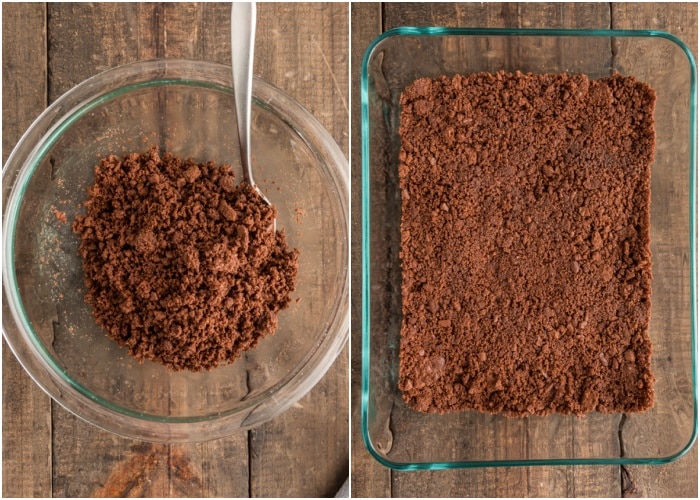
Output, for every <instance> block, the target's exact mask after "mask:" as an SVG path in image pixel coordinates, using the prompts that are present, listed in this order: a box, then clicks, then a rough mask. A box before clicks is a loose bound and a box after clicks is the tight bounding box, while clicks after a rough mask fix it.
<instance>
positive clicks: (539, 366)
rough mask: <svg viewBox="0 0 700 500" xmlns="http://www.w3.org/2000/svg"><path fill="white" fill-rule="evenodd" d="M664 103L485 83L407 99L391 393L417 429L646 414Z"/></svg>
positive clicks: (552, 79) (596, 86)
mask: <svg viewBox="0 0 700 500" xmlns="http://www.w3.org/2000/svg"><path fill="white" fill-rule="evenodd" d="M655 99H656V97H655V93H654V91H653V89H651V88H650V87H649V86H648V85H646V84H644V83H641V82H639V81H637V80H636V79H635V78H633V77H622V76H619V75H615V76H612V77H609V78H603V79H600V80H597V81H591V80H589V79H588V78H587V77H586V76H585V75H566V74H560V75H553V74H548V75H532V74H527V75H526V74H522V73H520V72H515V73H505V72H499V73H496V74H489V73H479V74H471V75H466V76H461V75H457V76H454V77H452V78H448V77H444V76H443V77H441V78H438V79H428V78H424V79H420V80H417V81H416V82H414V83H413V84H412V85H410V86H409V87H408V88H406V90H405V92H404V93H403V94H402V96H401V105H402V112H401V124H400V135H401V152H400V158H399V159H400V165H399V177H400V188H401V198H402V217H401V254H400V256H401V260H402V300H403V302H402V312H403V319H402V325H401V348H400V376H399V387H400V389H401V390H402V393H403V397H404V399H405V401H406V402H407V403H408V404H409V405H410V406H411V407H413V408H414V409H416V410H418V411H423V412H439V413H442V412H446V411H460V410H467V409H475V410H479V411H484V412H489V413H503V414H505V415H507V416H525V415H530V414H537V415H547V414H551V413H554V412H557V413H561V414H576V415H582V414H585V413H586V412H591V411H598V412H603V413H609V412H637V411H643V410H645V409H648V408H650V407H651V406H652V404H653V400H654V391H653V382H654V377H653V375H652V373H651V367H650V363H651V342H650V338H649V335H648V324H649V317H650V308H651V300H650V299H651V252H650V239H649V238H650V237H649V224H650V221H649V204H650V166H651V163H652V161H653V157H654V150H655V136H654V128H653V125H654V120H653V113H654V105H655Z"/></svg>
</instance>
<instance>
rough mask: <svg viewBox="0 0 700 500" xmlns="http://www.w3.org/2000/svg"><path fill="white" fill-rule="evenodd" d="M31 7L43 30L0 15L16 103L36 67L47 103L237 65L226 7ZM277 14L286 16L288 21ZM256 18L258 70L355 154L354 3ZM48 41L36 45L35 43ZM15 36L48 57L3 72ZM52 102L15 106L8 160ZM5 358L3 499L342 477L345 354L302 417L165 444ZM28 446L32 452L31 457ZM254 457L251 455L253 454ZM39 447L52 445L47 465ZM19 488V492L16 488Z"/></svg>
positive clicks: (251, 488) (217, 490)
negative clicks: (175, 73)
mask: <svg viewBox="0 0 700 500" xmlns="http://www.w3.org/2000/svg"><path fill="white" fill-rule="evenodd" d="M37 8H38V10H40V11H41V12H46V13H47V14H46V16H45V18H44V19H48V21H47V24H48V29H47V28H46V27H45V25H42V26H41V29H39V27H36V26H35V25H34V23H31V24H29V25H27V23H26V21H24V23H23V24H19V20H21V19H23V18H24V17H26V16H27V15H28V12H29V11H30V10H31V9H32V7H31V6H30V5H28V4H22V5H18V6H17V7H16V10H15V11H13V12H16V17H17V20H18V21H17V22H16V23H14V24H11V23H10V22H8V19H9V18H10V16H9V15H8V14H6V12H8V11H9V10H11V9H9V8H8V6H5V5H4V6H3V9H4V10H3V13H4V14H5V16H6V17H5V19H4V21H5V22H3V30H4V33H3V36H4V43H3V51H4V54H3V55H4V57H3V78H6V75H10V74H12V75H13V76H15V75H18V74H19V76H21V78H19V79H18V80H17V83H16V85H17V88H18V89H19V90H18V92H19V93H20V94H21V95H20V97H23V98H24V100H20V101H18V104H21V103H25V102H27V103H28V102H29V101H30V100H31V99H32V97H33V95H32V94H31V93H30V92H29V91H27V90H24V89H35V88H37V87H36V86H34V85H32V84H30V82H31V81H32V77H31V76H30V75H29V74H27V73H26V72H28V71H30V70H32V69H33V67H34V66H36V67H38V68H39V70H40V71H41V72H42V73H41V75H43V76H42V81H43V82H47V79H48V82H47V85H45V86H44V87H43V88H42V87H41V86H39V87H38V89H39V91H40V92H43V95H47V96H48V103H50V102H51V101H53V100H55V99H56V98H58V97H59V96H60V95H61V94H63V93H64V92H65V91H67V90H69V89H70V88H72V87H73V86H75V85H77V84H78V83H80V82H82V81H83V80H85V79H86V78H89V77H91V76H93V75H95V74H97V73H99V72H101V71H104V70H106V69H109V68H112V67H115V66H118V65H121V64H125V63H129V62H133V61H138V60H145V59H153V58H191V59H203V60H208V61H214V62H219V63H224V64H230V53H231V51H230V4H227V3H196V4H195V3H166V4H156V3H128V4H127V3H124V4H113V3H95V4H63V3H55V4H49V5H48V6H44V5H40V4H37ZM277 16H283V17H284V23H285V24H284V25H283V26H282V25H280V22H281V21H280V19H278V18H276V17H277ZM258 22H259V27H260V28H259V31H258V36H257V39H256V51H257V53H258V54H257V56H259V58H260V59H258V60H256V73H257V74H259V75H262V76H263V77H264V78H265V79H266V80H267V81H269V82H270V83H272V84H274V85H275V86H277V87H278V88H281V89H282V90H283V91H285V92H287V93H289V94H290V95H292V96H293V97H295V98H297V99H298V100H299V101H300V102H301V104H302V105H304V106H305V107H306V108H307V109H309V110H311V111H312V113H314V114H315V115H316V117H317V118H318V119H319V121H321V122H322V124H323V125H325V126H326V127H327V128H328V130H329V131H330V132H331V134H332V135H333V137H334V139H335V140H336V141H337V142H338V144H339V145H340V146H341V149H342V150H343V151H344V152H345V154H346V155H347V150H348V141H349V134H348V110H347V100H348V78H347V65H348V55H347V41H348V36H347V34H348V29H347V24H348V9H347V6H346V5H344V4H334V5H329V4H295V5H294V6H293V7H287V6H283V5H274V4H262V5H259V6H258ZM29 27H31V28H32V29H31V30H29V29H28V28H29ZM47 31H48V35H47V34H46V33H47ZM31 37H33V38H31ZM40 37H41V40H42V42H41V43H40V44H37V41H36V39H37V38H40ZM44 37H46V38H44ZM9 40H16V42H13V43H14V45H16V46H17V47H18V48H17V49H16V53H17V55H16V56H15V57H20V56H25V57H26V55H24V54H23V53H22V52H21V51H20V50H19V47H25V46H31V47H36V46H37V45H39V46H40V47H43V48H44V52H43V53H40V54H33V55H32V57H31V59H32V61H33V62H34V63H35V64H34V65H22V66H21V68H20V69H21V70H22V71H23V72H25V73H22V74H20V73H18V71H19V70H16V69H15V68H14V66H10V65H9V63H10V62H11V61H12V60H13V59H12V57H7V56H6V54H7V52H6V48H7V47H9V46H10V43H8V41H9ZM30 40H31V42H30ZM47 45H48V51H47V50H46V46H47ZM10 71H13V72H14V73H10ZM47 75H48V76H47ZM6 89H7V91H8V92H9V91H10V90H11V86H4V88H3V92H5V91H6ZM32 92H33V90H32ZM3 97H4V99H3V102H4V103H5V102H11V101H10V100H7V99H5V94H4V95H3ZM35 102H36V101H35ZM46 104H47V102H46V99H45V98H44V100H43V101H39V102H38V105H35V106H34V107H32V106H29V105H27V106H26V107H24V108H21V107H20V108H19V111H24V112H25V114H32V113H33V112H34V111H33V110H34V109H37V108H38V110H37V111H36V113H34V114H33V115H32V116H30V117H29V118H28V120H29V121H27V120H25V121H24V122H23V123H18V124H17V126H16V127H14V128H13V129H12V130H11V129H10V128H7V127H3V153H4V154H5V151H8V152H9V150H11V148H12V147H13V146H14V144H15V142H16V140H17V138H18V137H19V134H20V133H21V132H23V130H24V129H25V128H26V126H27V125H28V123H29V122H30V121H31V119H33V118H34V117H35V116H36V115H38V114H39V112H40V111H41V110H43V108H44V107H45V106H46ZM8 108H11V109H8V110H7V112H6V109H5V108H4V109H3V124H5V123H7V121H6V120H8V117H10V116H11V115H12V113H18V109H17V108H16V107H14V106H8ZM15 129H16V130H15ZM13 130H14V132H15V134H14V135H12V134H13ZM5 351H8V350H7V349H5ZM5 354H6V353H4V354H3V355H4V358H7V359H8V360H9V361H8V362H7V363H6V364H4V367H3V377H4V380H10V383H8V384H6V385H4V393H3V396H4V399H3V401H4V408H5V410H6V411H5V412H4V415H5V416H6V418H5V420H4V430H5V431H6V432H5V433H4V439H3V447H4V450H5V449H10V451H9V452H6V453H4V455H3V465H4V472H5V474H4V475H3V493H6V492H9V493H10V494H14V495H21V494H22V493H24V494H26V495H29V496H31V495H32V494H36V495H38V496H51V495H52V494H53V495H54V496H159V497H170V496H187V497H209V496H212V497H247V496H251V495H252V496H256V495H268V494H272V495H273V496H276V493H275V492H281V491H284V492H285V493H286V494H289V495H293V496H305V495H314V496H315V495H332V494H334V493H335V491H336V490H337V488H339V487H340V486H341V484H342V483H343V481H344V480H345V477H347V474H348V466H349V465H348V411H349V409H348V406H349V404H348V360H347V357H348V356H347V349H346V351H345V352H344V353H342V354H341V355H340V356H339V358H338V360H337V361H336V363H335V364H334V365H333V367H332V368H331V369H330V370H329V372H328V373H327V374H326V376H325V377H324V378H323V379H322V380H321V382H320V383H319V384H318V385H317V386H316V387H315V388H314V389H313V390H312V391H311V392H310V393H309V394H308V395H307V396H306V397H305V398H303V399H302V400H301V401H300V402H299V403H298V404H297V405H296V407H295V408H292V409H291V410H290V411H289V412H288V414H284V415H283V416H281V417H278V419H276V420H274V421H273V422H271V423H270V424H268V425H267V426H263V427H262V428H259V429H256V431H255V433H254V434H253V433H251V434H250V437H249V435H248V433H247V432H239V433H236V434H234V435H232V436H230V437H228V438H226V439H220V440H217V441H211V442H207V443H200V444H191V445H171V446H168V445H155V444H149V443H142V442H139V441H136V440H132V439H127V438H123V437H119V436H116V435H114V434H111V433H109V432H106V431H103V430H101V429H98V428H97V427H94V426H92V425H89V424H87V423H85V422H83V421H82V420H81V419H79V418H77V417H75V416H74V415H72V414H70V413H69V412H67V411H65V410H63V409H62V408H60V407H59V406H58V405H55V404H53V405H51V403H50V402H49V399H48V398H47V397H46V396H44V395H43V393H42V392H41V391H40V390H39V389H38V388H37V387H36V386H35V384H34V383H33V382H31V381H30V380H29V378H28V377H26V375H24V374H23V372H22V371H21V369H20V368H19V367H16V366H13V365H12V362H13V361H14V360H13V359H12V357H11V354H7V355H5ZM10 368H12V369H13V370H12V373H10V372H9V369H10ZM15 374H17V375H15ZM10 376H11V377H12V378H8V377H10ZM22 377H24V379H22ZM5 388H6V389H7V391H6V392H5ZM32 391H33V392H35V393H36V394H37V395H38V396H40V397H39V398H38V399H39V400H40V401H41V400H42V398H43V406H39V405H37V403H32V402H31V400H30V399H31V398H28V397H27V396H26V395H23V394H29V393H30V392H32ZM20 405H21V406H20ZM8 408H15V409H17V412H16V415H14V412H13V415H8V411H7V409H8ZM35 414H36V417H35V416H34V415H35ZM42 419H43V422H44V423H43V427H44V429H45V430H42V426H41V420H42ZM7 422H9V424H8V425H5V423H7ZM8 427H9V428H10V431H9V432H7V428H8ZM28 427H29V428H28ZM52 428H53V435H52V434H51V429H52ZM8 436H14V440H11V439H8ZM30 436H31V439H30ZM29 443H31V449H30V450H27V448H29ZM249 449H250V450H252V452H253V453H251V454H249ZM20 450H22V451H23V453H22V456H21V457H20V456H19V455H20V454H19V451H20ZM37 450H45V451H44V458H43V459H42V457H41V456H40V454H39V453H38V451H37ZM22 457H23V458H22ZM9 459H14V462H15V463H16V465H13V464H11V463H9V462H8V460H9ZM302 469H303V471H304V473H303V474H302V473H301V471H302ZM25 478H26V479H25ZM19 479H21V480H22V484H18V480H19ZM25 483H26V484H25ZM268 483H269V484H268ZM5 485H8V486H7V488H5ZM10 485H11V486H10Z"/></svg>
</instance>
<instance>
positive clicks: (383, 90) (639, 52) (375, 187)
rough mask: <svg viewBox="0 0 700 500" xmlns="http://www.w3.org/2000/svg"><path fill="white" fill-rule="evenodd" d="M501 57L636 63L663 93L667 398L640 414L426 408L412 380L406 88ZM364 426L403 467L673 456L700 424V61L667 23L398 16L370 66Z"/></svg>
mask: <svg viewBox="0 0 700 500" xmlns="http://www.w3.org/2000/svg"><path fill="white" fill-rule="evenodd" d="M498 70H507V71H515V70H521V71H523V72H533V73H559V72H567V73H585V74H587V75H588V76H589V77H590V78H596V79H597V78H600V77H605V76H609V75H610V74H611V72H613V71H616V72H618V73H621V74H623V75H634V76H636V77H637V78H638V79H640V80H642V81H645V82H647V83H649V84H650V85H651V86H652V87H653V88H654V89H655V90H656V92H657V104H656V111H655V119H656V132H657V150H656V158H655V162H654V164H653V166H652V190H651V196H652V200H651V250H652V254H653V257H652V266H653V283H652V288H653V292H652V313H651V323H650V331H649V333H650V335H651V340H652V344H653V349H654V351H653V357H652V369H653V371H654V374H655V376H656V379H657V381H656V384H655V390H656V403H655V406H654V408H653V409H651V410H649V411H647V412H645V413H639V414H629V415H622V414H612V415H604V414H598V413H593V414H589V415H587V416H586V417H585V418H577V417H575V416H562V415H551V416H547V417H536V416H533V417H528V418H521V419H513V418H506V417H503V416H500V415H487V414H483V413H478V412H475V411H468V412H463V413H452V414H444V415H437V414H422V413H418V412H416V411H413V410H412V409H410V408H409V407H408V406H407V405H406V404H405V403H404V402H403V400H402V399H401V393H400V390H399V389H398V385H397V382H398V367H399V338H400V326H401V267H400V261H399V249H400V227H399V224H400V214H401V194H400V191H399V189H398V185H399V183H398V154H399V149H400V146H401V142H400V138H399V135H398V126H399V116H400V104H399V96H400V94H401V92H402V91H403V90H404V88H405V87H406V86H407V85H408V84H409V83H411V82H413V81H414V80H415V79H417V78H421V77H432V78H435V77H438V76H440V75H454V74H456V73H461V74H464V73H474V72H480V71H489V72H495V71H498ZM361 84H362V88H361V98H362V408H361V414H362V434H363V439H364V442H365V445H366V446H367V449H368V450H369V452H370V453H371V454H372V455H373V456H374V457H375V458H376V459H377V460H378V461H380V462H381V463H382V464H384V465H386V466H389V467H392V468H396V469H404V470H411V469H444V468H456V467H482V466H505V465H538V464H542V465H557V464H632V463H647V464H653V463H665V462H669V461H671V460H674V459H676V458H678V457H680V456H681V455H683V454H684V453H685V452H686V451H687V450H688V449H689V448H690V447H691V446H692V444H693V442H694V441H695V438H696V429H697V380H696V357H697V353H696V349H697V347H696V323H695V322H696V318H697V304H696V297H697V295H696V275H695V273H696V268H695V260H696V257H697V255H696V247H695V245H696V234H697V227H696V220H695V210H696V191H695V175H696V173H695V170H696V157H695V154H696V150H695V138H696V132H695V130H696V129H695V120H696V69H695V62H694V60H693V57H692V55H691V53H690V51H689V50H688V48H687V47H686V46H685V45H684V44H683V43H682V42H681V41H680V40H678V39H677V38H675V37H673V36H671V35H668V34H666V33H661V32H656V31H605V30H603V31H581V30H578V31H572V30H532V29H460V28H398V29H394V30H390V31H387V32H386V33H384V34H382V35H381V36H380V37H378V38H377V39H375V40H374V41H373V42H372V44H371V45H370V46H369V48H368V49H367V51H366V53H365V57H364V60H363V65H362V82H361Z"/></svg>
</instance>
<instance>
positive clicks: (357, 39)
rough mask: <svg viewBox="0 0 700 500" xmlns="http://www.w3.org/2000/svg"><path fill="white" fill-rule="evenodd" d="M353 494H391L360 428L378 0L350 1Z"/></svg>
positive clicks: (379, 19)
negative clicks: (364, 100) (366, 81)
mask: <svg viewBox="0 0 700 500" xmlns="http://www.w3.org/2000/svg"><path fill="white" fill-rule="evenodd" d="M351 9H352V47H351V55H352V58H351V61H352V62H351V71H352V138H351V140H352V156H351V176H352V193H351V197H352V203H351V205H352V244H351V252H352V285H351V289H352V300H351V303H352V305H351V307H352V309H351V314H352V319H353V321H352V326H351V344H352V419H351V426H352V482H351V488H352V496H353V497H358V498H359V497H380V498H381V497H389V496H391V471H390V470H389V469H387V468H386V467H383V466H382V465H380V464H379V462H377V461H376V460H375V459H374V458H372V457H371V456H370V454H369V453H368V452H367V450H366V449H365V446H364V443H363V442H362V434H361V429H360V397H361V372H362V323H361V317H362V299H361V297H362V280H361V273H360V266H361V264H360V262H361V249H362V241H361V240H362V228H361V219H362V206H361V205H362V203H361V193H362V186H361V182H362V175H361V173H362V157H361V154H360V151H361V137H360V136H361V131H360V127H361V119H360V74H361V66H362V58H363V56H364V53H365V50H366V49H367V47H368V46H369V44H370V42H371V41H372V40H373V39H374V38H375V37H377V36H378V35H379V34H381V32H382V6H381V4H379V3H355V2H353V3H352V6H351Z"/></svg>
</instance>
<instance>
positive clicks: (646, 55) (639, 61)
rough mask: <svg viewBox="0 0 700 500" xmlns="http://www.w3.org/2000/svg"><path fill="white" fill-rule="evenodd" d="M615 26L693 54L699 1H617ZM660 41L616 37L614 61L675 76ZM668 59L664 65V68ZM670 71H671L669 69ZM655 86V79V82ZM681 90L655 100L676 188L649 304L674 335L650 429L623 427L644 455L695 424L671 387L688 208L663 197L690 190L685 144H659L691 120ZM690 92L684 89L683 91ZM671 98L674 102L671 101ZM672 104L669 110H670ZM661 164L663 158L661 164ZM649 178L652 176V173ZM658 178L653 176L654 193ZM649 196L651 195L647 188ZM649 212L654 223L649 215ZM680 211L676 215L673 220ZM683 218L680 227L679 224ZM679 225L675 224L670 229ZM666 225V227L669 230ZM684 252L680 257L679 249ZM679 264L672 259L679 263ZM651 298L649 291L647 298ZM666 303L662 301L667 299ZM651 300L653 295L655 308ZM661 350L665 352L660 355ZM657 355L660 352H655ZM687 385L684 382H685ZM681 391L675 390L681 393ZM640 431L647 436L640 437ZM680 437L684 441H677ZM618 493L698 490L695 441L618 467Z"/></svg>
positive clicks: (683, 310)
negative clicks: (649, 461)
mask: <svg viewBox="0 0 700 500" xmlns="http://www.w3.org/2000/svg"><path fill="white" fill-rule="evenodd" d="M612 24H613V28H619V29H657V30H663V31H667V32H669V33H672V34H674V35H676V36H678V37H679V38H680V39H681V40H683V41H684V42H685V43H686V44H687V45H688V46H689V48H690V49H691V51H692V53H693V55H694V57H695V59H696V61H697V55H698V51H697V49H698V46H697V40H698V5H697V3H644V4H637V5H630V4H625V3H615V4H613V6H612ZM662 45H663V44H654V46H653V47H652V46H650V47H645V48H643V49H638V48H635V46H634V45H633V44H632V43H627V42H626V41H620V42H619V43H617V44H616V47H615V48H616V61H617V64H618V65H620V66H621V67H623V69H626V70H628V71H632V70H633V71H634V72H635V74H636V75H637V76H638V78H640V79H642V80H646V81H650V82H651V81H653V80H652V79H657V81H660V82H663V85H664V88H666V82H670V81H672V80H673V79H674V78H673V77H674V76H675V74H671V73H675V70H674V69H673V66H668V65H667V64H663V63H661V62H660V61H669V60H671V59H672V54H670V53H668V52H666V50H667V48H664V47H663V46H662ZM667 66H668V69H667ZM669 72H671V73H669ZM652 85H653V83H652ZM677 92H678V93H682V92H683V91H682V90H681V89H680V88H679V89H678V90H673V91H669V93H672V94H673V95H672V96H669V98H668V99H669V100H667V101H666V104H665V105H664V104H660V102H661V99H662V98H663V97H662V96H661V95H659V96H658V98H659V104H657V109H656V115H655V118H656V127H657V134H659V148H658V149H657V162H656V163H655V167H656V169H657V171H661V170H662V169H663V172H664V173H663V175H664V176H665V177H667V176H670V177H669V178H670V181H668V180H667V181H666V182H670V183H671V185H672V186H674V187H673V191H674V192H672V193H671V192H669V193H665V192H664V193H660V194H658V195H657V196H658V199H659V200H660V201H659V202H658V203H657V206H659V207H660V208H659V210H664V208H663V207H666V206H668V207H671V208H670V211H669V212H668V213H665V212H664V214H663V217H664V219H665V220H664V221H663V222H662V223H661V224H660V228H659V231H661V232H663V235H662V240H663V244H659V243H657V244H656V246H654V241H653V238H652V253H655V254H656V255H658V256H659V259H660V262H661V263H662V264H661V265H657V264H654V265H655V272H657V273H663V274H664V276H666V278H665V279H664V280H663V281H656V282H655V285H654V291H655V293H659V294H660V295H658V296H659V297H660V299H659V300H660V301H668V306H663V313H661V314H660V315H657V316H655V314H654V310H652V324H651V326H650V328H653V329H657V330H659V331H666V332H676V331H678V334H677V335H676V334H672V335H668V337H670V338H664V337H666V336H662V337H661V338H660V343H657V344H656V347H655V351H654V355H655V356H656V357H657V363H656V365H657V366H658V368H655V370H657V371H661V373H656V378H657V402H656V406H657V407H658V410H655V411H657V413H658V416H657V418H655V419H654V425H653V428H651V427H650V425H649V424H647V423H646V422H645V421H644V419H643V418H635V417H634V416H632V417H631V418H629V420H627V421H626V422H625V425H624V427H623V428H622V430H621V436H622V442H623V446H624V451H625V453H627V454H630V455H635V454H636V455H644V454H655V453H659V450H660V449H663V447H664V446H667V445H669V444H670V443H679V441H678V436H679V435H680V434H681V433H680V432H679V430H678V429H681V428H685V429H688V428H689V427H690V426H691V425H692V419H693V415H692V408H691V406H690V404H689V402H687V401H682V400H677V399H675V394H676V391H674V389H673V387H674V386H675V387H682V386H684V388H683V391H682V393H683V394H687V393H688V390H689V387H690V386H689V381H688V380H687V376H686V377H685V382H684V379H683V377H679V372H678V371H677V368H678V367H679V366H683V365H685V363H687V362H688V361H687V360H689V349H690V346H689V344H688V342H687V337H686V335H685V334H681V333H680V332H681V331H682V332H687V331H688V329H689V328H690V316H689V304H690V302H689V301H690V297H689V292H688V285H689V268H688V264H687V242H686V241H685V240H686V238H687V234H686V233H685V228H686V227H687V220H688V216H689V214H688V210H687V208H686V209H685V210H684V211H682V212H681V213H678V211H677V210H675V209H673V207H674V206H677V205H678V202H677V203H673V202H672V201H671V200H667V199H664V197H665V196H667V195H670V196H673V197H678V198H677V199H680V200H685V199H687V197H688V189H689V188H688V186H687V173H686V172H685V171H684V169H682V168H677V167H678V166H680V165H683V164H685V163H686V162H687V155H688V151H687V150H685V151H683V149H682V148H681V147H679V146H678V145H674V146H672V147H663V148H662V147H661V144H663V143H666V144H668V143H669V142H670V141H673V140H675V138H676V137H683V136H684V135H685V134H687V128H688V124H687V123H685V124H683V123H679V121H678V120H679V118H680V117H677V116H676V115H678V113H679V109H680V108H678V109H677V106H676V103H678V97H676V93H677ZM685 94H686V95H687V89H686V90H685ZM671 101H673V104H668V103H670V102H671ZM671 108H673V109H671ZM664 165H668V166H667V167H665V166H664ZM652 181H653V179H652ZM654 189H655V184H653V183H652V193H653V192H654ZM652 196H654V195H653V194H652ZM659 213H661V212H659ZM653 217H654V215H653V212H652V225H653V224H654V221H653ZM677 217H680V219H678V222H677V223H675V224H674V222H673V221H674V220H676V218H677ZM679 224H681V226H680V227H679V226H678V225H679ZM674 228H677V230H674ZM667 229H668V230H667ZM684 254H685V256H684ZM671 259H677V260H676V261H677V262H680V260H681V259H683V261H684V262H685V265H683V266H682V267H683V269H684V270H683V271H682V272H675V273H674V274H673V275H672V276H667V274H668V273H666V272H665V271H664V268H663V266H664V264H663V263H664V262H666V261H669V260H671ZM676 267H677V266H676ZM652 300H653V297H652ZM664 303H665V302H664ZM671 304H681V307H673V306H671ZM653 307H655V304H654V303H653V302H652V308H653ZM662 353H666V354H663V355H662ZM667 355H668V356H669V358H668V360H669V361H671V357H670V356H671V355H673V356H674V359H673V360H672V363H666V360H665V359H662V358H665V357H666V356H667ZM660 357H662V358H660ZM685 384H688V385H685ZM679 394H680V393H679ZM639 436H645V437H644V438H643V439H640V438H639ZM681 444H682V443H681ZM621 488H622V490H621V491H622V494H623V496H629V497H636V496H642V497H696V496H697V492H698V445H697V443H696V444H695V445H694V446H693V448H692V449H691V450H690V451H689V452H688V453H687V454H686V455H685V456H683V457H682V458H680V459H679V460H678V461H676V462H673V463H671V464H669V465H661V466H629V467H626V468H624V471H623V484H622V487H621Z"/></svg>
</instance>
